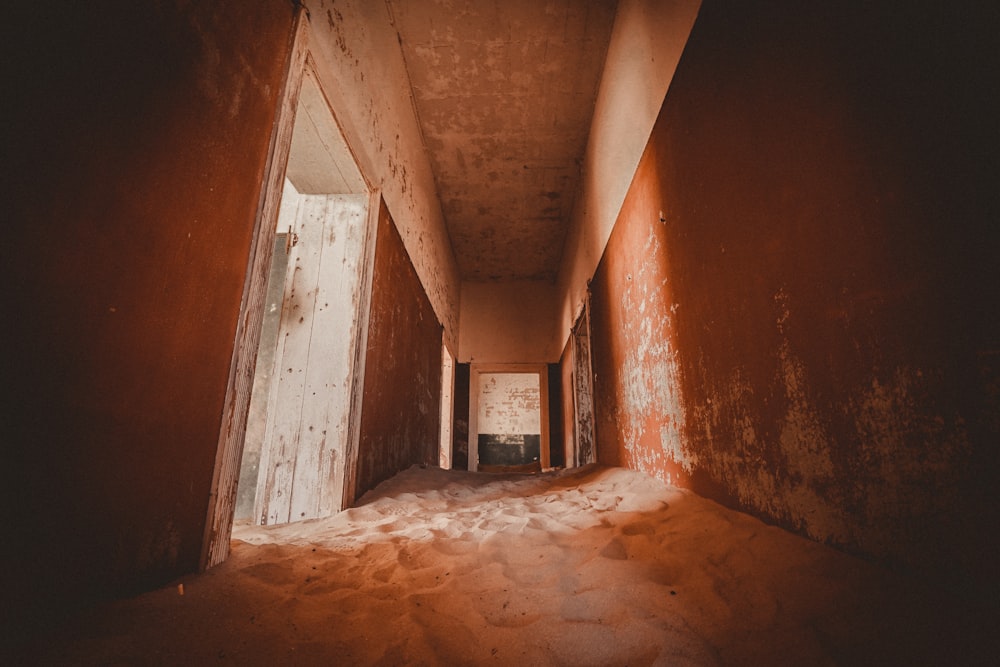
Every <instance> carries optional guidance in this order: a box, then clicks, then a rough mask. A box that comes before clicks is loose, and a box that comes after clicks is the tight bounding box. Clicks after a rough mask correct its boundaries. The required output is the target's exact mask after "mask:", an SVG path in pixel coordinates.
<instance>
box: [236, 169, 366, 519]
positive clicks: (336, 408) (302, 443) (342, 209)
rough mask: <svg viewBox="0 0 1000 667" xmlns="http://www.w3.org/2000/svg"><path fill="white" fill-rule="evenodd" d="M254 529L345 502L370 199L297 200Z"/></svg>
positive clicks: (289, 200)
mask: <svg viewBox="0 0 1000 667" xmlns="http://www.w3.org/2000/svg"><path fill="white" fill-rule="evenodd" d="M294 195H295V191H294V189H292V188H291V187H286V191H285V199H284V200H283V201H282V211H283V212H284V210H285V209H290V210H292V211H296V213H295V222H294V225H293V227H292V234H293V239H294V241H293V242H292V247H291V253H290V255H289V258H288V271H287V276H286V278H285V295H284V299H283V302H282V315H281V324H280V327H279V332H278V348H277V351H276V352H275V355H274V371H273V377H274V378H275V381H274V382H272V383H271V396H270V399H269V401H268V407H267V428H266V431H265V436H264V442H263V445H262V448H261V460H260V476H259V480H258V484H257V487H258V490H257V494H256V503H255V511H254V521H255V522H256V523H258V524H261V525H269V524H275V523H287V522H289V521H298V520H301V519H312V518H317V517H321V516H328V515H329V514H331V513H332V512H336V511H339V510H340V509H342V508H341V501H342V498H343V484H344V462H345V454H346V450H347V439H348V419H349V411H350V406H351V400H350V399H351V394H352V382H353V381H354V367H353V361H354V359H355V346H356V345H357V342H358V336H357V331H356V329H357V323H356V322H355V318H354V317H352V316H351V315H352V314H353V313H355V312H356V311H357V302H358V300H359V298H360V294H361V282H362V271H363V267H362V266H361V262H362V260H363V257H364V252H363V251H364V240H365V225H366V223H367V221H368V195H366V194H360V195H299V196H294Z"/></svg>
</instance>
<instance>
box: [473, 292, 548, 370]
mask: <svg viewBox="0 0 1000 667" xmlns="http://www.w3.org/2000/svg"><path fill="white" fill-rule="evenodd" d="M461 304H462V306H461V307H462V316H461V327H460V335H459V344H458V360H459V361H460V362H463V363H470V362H473V361H475V362H476V363H557V362H558V361H559V357H560V355H561V353H562V347H561V346H560V345H559V341H558V321H557V320H556V318H555V314H556V313H557V312H558V309H559V292H558V290H557V288H556V286H555V285H552V284H550V283H546V282H538V281H517V282H504V283H470V282H466V283H462V301H461Z"/></svg>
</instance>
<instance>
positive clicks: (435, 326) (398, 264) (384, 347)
mask: <svg viewBox="0 0 1000 667" xmlns="http://www.w3.org/2000/svg"><path fill="white" fill-rule="evenodd" d="M440 406H441V325H440V324H439V323H438V321H437V318H436V317H435V315H434V310H433V308H432V307H431V303H430V301H429V300H428V298H427V294H426V293H425V292H424V288H423V286H422V285H421V284H420V279H419V278H418V276H417V272H416V271H415V270H414V268H413V264H411V263H410V257H409V255H407V253H406V248H405V247H404V246H403V240H402V239H401V238H400V236H399V232H398V231H396V226H395V224H394V223H393V221H392V218H391V217H390V215H389V211H388V209H386V207H385V204H383V205H382V207H381V210H380V212H379V221H378V235H377V239H376V242H375V269H374V275H373V278H372V300H371V315H370V319H369V326H368V356H367V359H366V362H365V387H364V398H363V400H362V407H361V442H360V445H359V447H358V478H357V490H356V493H355V497H356V498H358V497H360V496H361V495H362V494H363V493H364V492H365V491H368V490H370V489H372V488H374V487H375V486H377V485H378V484H379V482H382V481H384V480H386V479H389V478H390V477H392V476H393V475H395V474H396V473H397V472H399V471H401V470H405V469H406V468H408V467H410V466H411V465H414V464H418V463H420V464H426V465H434V466H436V465H437V464H438V447H439V441H440V423H441V409H440Z"/></svg>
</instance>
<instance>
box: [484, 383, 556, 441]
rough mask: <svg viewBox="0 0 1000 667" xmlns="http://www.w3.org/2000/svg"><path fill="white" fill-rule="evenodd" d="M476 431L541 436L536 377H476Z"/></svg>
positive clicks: (538, 385)
mask: <svg viewBox="0 0 1000 667" xmlns="http://www.w3.org/2000/svg"><path fill="white" fill-rule="evenodd" d="M476 375H477V377H478V378H479V397H478V400H477V401H476V406H477V407H476V415H477V421H476V424H477V429H476V430H477V431H478V432H479V433H495V434H501V435H518V434H521V433H529V434H530V433H535V434H540V433H541V432H542V417H541V414H542V413H541V395H542V394H541V384H540V380H539V377H538V374H537V373H477V374H476Z"/></svg>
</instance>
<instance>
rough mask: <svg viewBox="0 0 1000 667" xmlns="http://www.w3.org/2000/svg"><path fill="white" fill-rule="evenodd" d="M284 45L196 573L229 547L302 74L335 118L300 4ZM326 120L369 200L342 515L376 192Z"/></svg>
mask: <svg viewBox="0 0 1000 667" xmlns="http://www.w3.org/2000/svg"><path fill="white" fill-rule="evenodd" d="M289 40H290V44H289V51H288V53H289V55H288V59H287V61H286V73H285V80H284V83H283V86H282V91H281V94H280V96H279V99H278V104H277V109H276V112H275V118H274V123H273V126H272V132H271V143H270V145H269V147H268V155H267V160H266V162H265V167H264V174H263V179H262V183H261V191H260V197H259V201H258V206H257V215H256V218H255V220H254V231H253V236H252V239H251V246H250V253H249V259H248V266H247V273H246V278H245V280H244V285H243V296H242V300H241V304H240V317H239V320H238V322H237V329H236V336H235V340H234V345H233V356H232V361H231V363H230V371H229V377H228V380H227V383H226V398H225V403H224V408H223V415H222V422H221V428H220V433H219V440H218V446H217V449H216V457H215V469H214V471H213V475H212V487H211V492H210V495H209V498H208V508H207V516H206V521H205V530H204V536H203V539H202V549H201V559H200V563H199V566H200V569H201V570H205V569H208V568H210V567H212V566H214V565H217V564H219V563H222V562H223V561H225V560H226V558H227V557H228V556H229V542H230V537H231V535H232V527H233V516H234V513H235V509H236V493H237V484H238V482H239V475H240V465H241V462H242V458H243V446H244V442H245V437H246V425H247V416H248V414H249V409H250V393H251V389H252V386H253V376H254V368H255V365H256V361H257V348H258V346H259V343H260V332H261V324H262V321H263V309H264V301H265V297H266V292H267V283H268V278H269V273H270V265H271V256H272V253H273V249H274V238H275V235H276V233H277V230H276V225H277V219H278V211H279V208H280V206H281V198H282V190H283V186H284V180H285V172H286V169H287V166H288V157H289V153H290V150H291V144H292V131H293V129H294V126H295V115H296V111H297V108H298V101H299V94H300V92H301V89H302V82H303V79H304V77H305V73H306V71H307V70H311V71H312V72H313V74H314V75H315V79H316V82H317V84H318V86H319V88H320V90H321V92H322V93H323V95H324V97H325V98H326V101H327V104H328V105H329V106H330V109H331V113H332V112H333V111H334V107H333V105H332V104H330V101H331V96H330V95H329V94H328V92H327V91H326V90H324V86H323V82H324V81H332V80H335V78H330V76H329V73H328V70H327V67H326V64H325V62H324V61H323V59H322V58H317V57H315V56H314V55H313V53H312V51H311V48H310V46H311V37H310V27H309V20H308V14H307V12H306V11H305V10H304V8H303V7H302V6H301V5H299V6H298V8H297V9H296V15H295V19H294V22H293V27H292V31H291V34H290V36H289ZM324 73H327V76H324ZM333 117H334V121H335V122H336V123H337V125H338V127H339V129H340V131H341V133H342V135H343V136H344V140H345V143H346V144H347V148H348V150H349V151H350V152H351V154H352V157H353V158H354V161H355V163H356V164H357V165H358V170H359V172H360V173H361V177H362V178H363V179H364V180H365V183H366V184H367V188H368V193H369V197H368V212H367V220H366V226H365V231H364V241H363V243H364V245H363V251H362V253H363V257H362V263H363V264H362V276H361V294H360V298H359V299H358V311H357V313H356V316H357V319H356V322H357V327H358V335H357V338H356V339H355V341H354V345H355V347H354V367H353V378H352V389H351V411H350V417H349V419H348V439H347V443H346V451H345V461H344V471H345V480H344V494H343V497H344V499H343V500H342V501H341V506H340V507H341V509H342V508H343V507H346V506H347V505H348V504H349V503H350V502H352V501H353V497H354V495H353V494H354V486H355V484H356V470H355V469H356V467H357V465H356V460H357V451H358V440H359V439H360V430H361V429H360V421H361V420H360V416H361V398H362V393H363V391H364V359H365V357H366V351H367V340H368V311H369V308H370V302H371V286H372V273H373V271H372V264H373V259H374V254H375V248H374V246H375V230H376V229H377V222H378V214H379V207H380V204H381V193H380V192H379V191H378V189H377V188H375V187H373V185H372V182H371V180H370V178H369V177H368V173H370V170H369V169H366V168H365V165H364V164H363V163H362V161H361V160H359V159H358V154H357V153H356V152H355V151H354V150H353V149H352V148H351V143H352V141H351V139H352V137H350V136H348V133H347V132H345V131H344V130H345V128H344V126H342V125H341V124H340V121H339V119H338V118H337V114H336V113H333Z"/></svg>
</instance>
